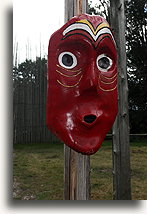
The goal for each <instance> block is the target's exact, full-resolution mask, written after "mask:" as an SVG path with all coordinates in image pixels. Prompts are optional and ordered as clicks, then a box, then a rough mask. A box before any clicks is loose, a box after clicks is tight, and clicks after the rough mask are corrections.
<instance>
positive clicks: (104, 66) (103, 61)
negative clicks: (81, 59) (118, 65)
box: [96, 54, 113, 72]
mask: <svg viewBox="0 0 147 214" xmlns="http://www.w3.org/2000/svg"><path fill="white" fill-rule="evenodd" d="M96 63H97V67H98V69H99V70H100V71H103V72H107V71H108V70H109V68H111V66H112V64H113V62H112V59H110V58H109V57H108V56H107V55H105V54H101V55H99V56H98V57H97V61H96Z"/></svg>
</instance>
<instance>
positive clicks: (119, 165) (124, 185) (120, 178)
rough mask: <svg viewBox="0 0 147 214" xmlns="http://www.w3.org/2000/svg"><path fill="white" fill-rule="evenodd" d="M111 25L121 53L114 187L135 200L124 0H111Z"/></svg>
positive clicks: (116, 196) (119, 194)
mask: <svg viewBox="0 0 147 214" xmlns="http://www.w3.org/2000/svg"><path fill="white" fill-rule="evenodd" d="M110 15H111V17H110V19H111V27H112V29H113V30H114V36H115V40H116V45H117V53H118V108H119V111H118V116H117V118H116V121H115V123H114V126H113V188H114V199H115V200H131V179H130V151H129V113H128V81H127V69H126V40H125V22H126V20H125V11H124V0H118V1H115V0H111V1H110Z"/></svg>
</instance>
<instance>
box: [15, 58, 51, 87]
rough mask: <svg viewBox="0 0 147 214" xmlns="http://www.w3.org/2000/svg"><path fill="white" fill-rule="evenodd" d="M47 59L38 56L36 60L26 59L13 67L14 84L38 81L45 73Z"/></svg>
mask: <svg viewBox="0 0 147 214" xmlns="http://www.w3.org/2000/svg"><path fill="white" fill-rule="evenodd" d="M46 63H47V60H46V59H45V58H40V57H38V58H36V61H32V60H28V59H26V61H25V62H22V63H20V64H19V65H18V67H13V82H14V84H15V83H17V84H22V83H23V84H29V83H38V82H39V76H40V75H41V73H43V74H44V73H45V70H46Z"/></svg>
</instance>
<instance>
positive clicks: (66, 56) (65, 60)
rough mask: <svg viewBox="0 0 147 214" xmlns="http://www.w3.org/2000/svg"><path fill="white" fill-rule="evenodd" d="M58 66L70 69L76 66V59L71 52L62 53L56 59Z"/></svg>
mask: <svg viewBox="0 0 147 214" xmlns="http://www.w3.org/2000/svg"><path fill="white" fill-rule="evenodd" d="M58 61H59V64H60V65H61V66H62V67H64V68H67V69H72V68H74V67H75V66H76V65H77V58H76V57H75V55H74V54H72V53H71V52H62V53H60V55H59V57H58Z"/></svg>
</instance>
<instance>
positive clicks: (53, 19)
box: [13, 0, 64, 63]
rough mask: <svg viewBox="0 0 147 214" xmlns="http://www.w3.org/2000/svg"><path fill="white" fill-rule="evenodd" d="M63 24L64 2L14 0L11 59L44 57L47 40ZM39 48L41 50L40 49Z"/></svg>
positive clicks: (22, 59) (56, 0) (55, 0)
mask: <svg viewBox="0 0 147 214" xmlns="http://www.w3.org/2000/svg"><path fill="white" fill-rule="evenodd" d="M63 24H64V0H41V1H40V0H39V1H35V0H25V1H21V0H14V3H13V57H14V60H15V57H16V50H17V53H18V54H17V55H18V63H19V62H22V61H25V59H26V57H28V58H32V59H35V58H36V56H40V52H41V56H42V57H43V56H46V55H47V48H48V42H49V38H50V36H51V34H52V33H54V31H56V30H57V29H59V28H60V27H61V26H62V25H63ZM40 47H41V48H40Z"/></svg>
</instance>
